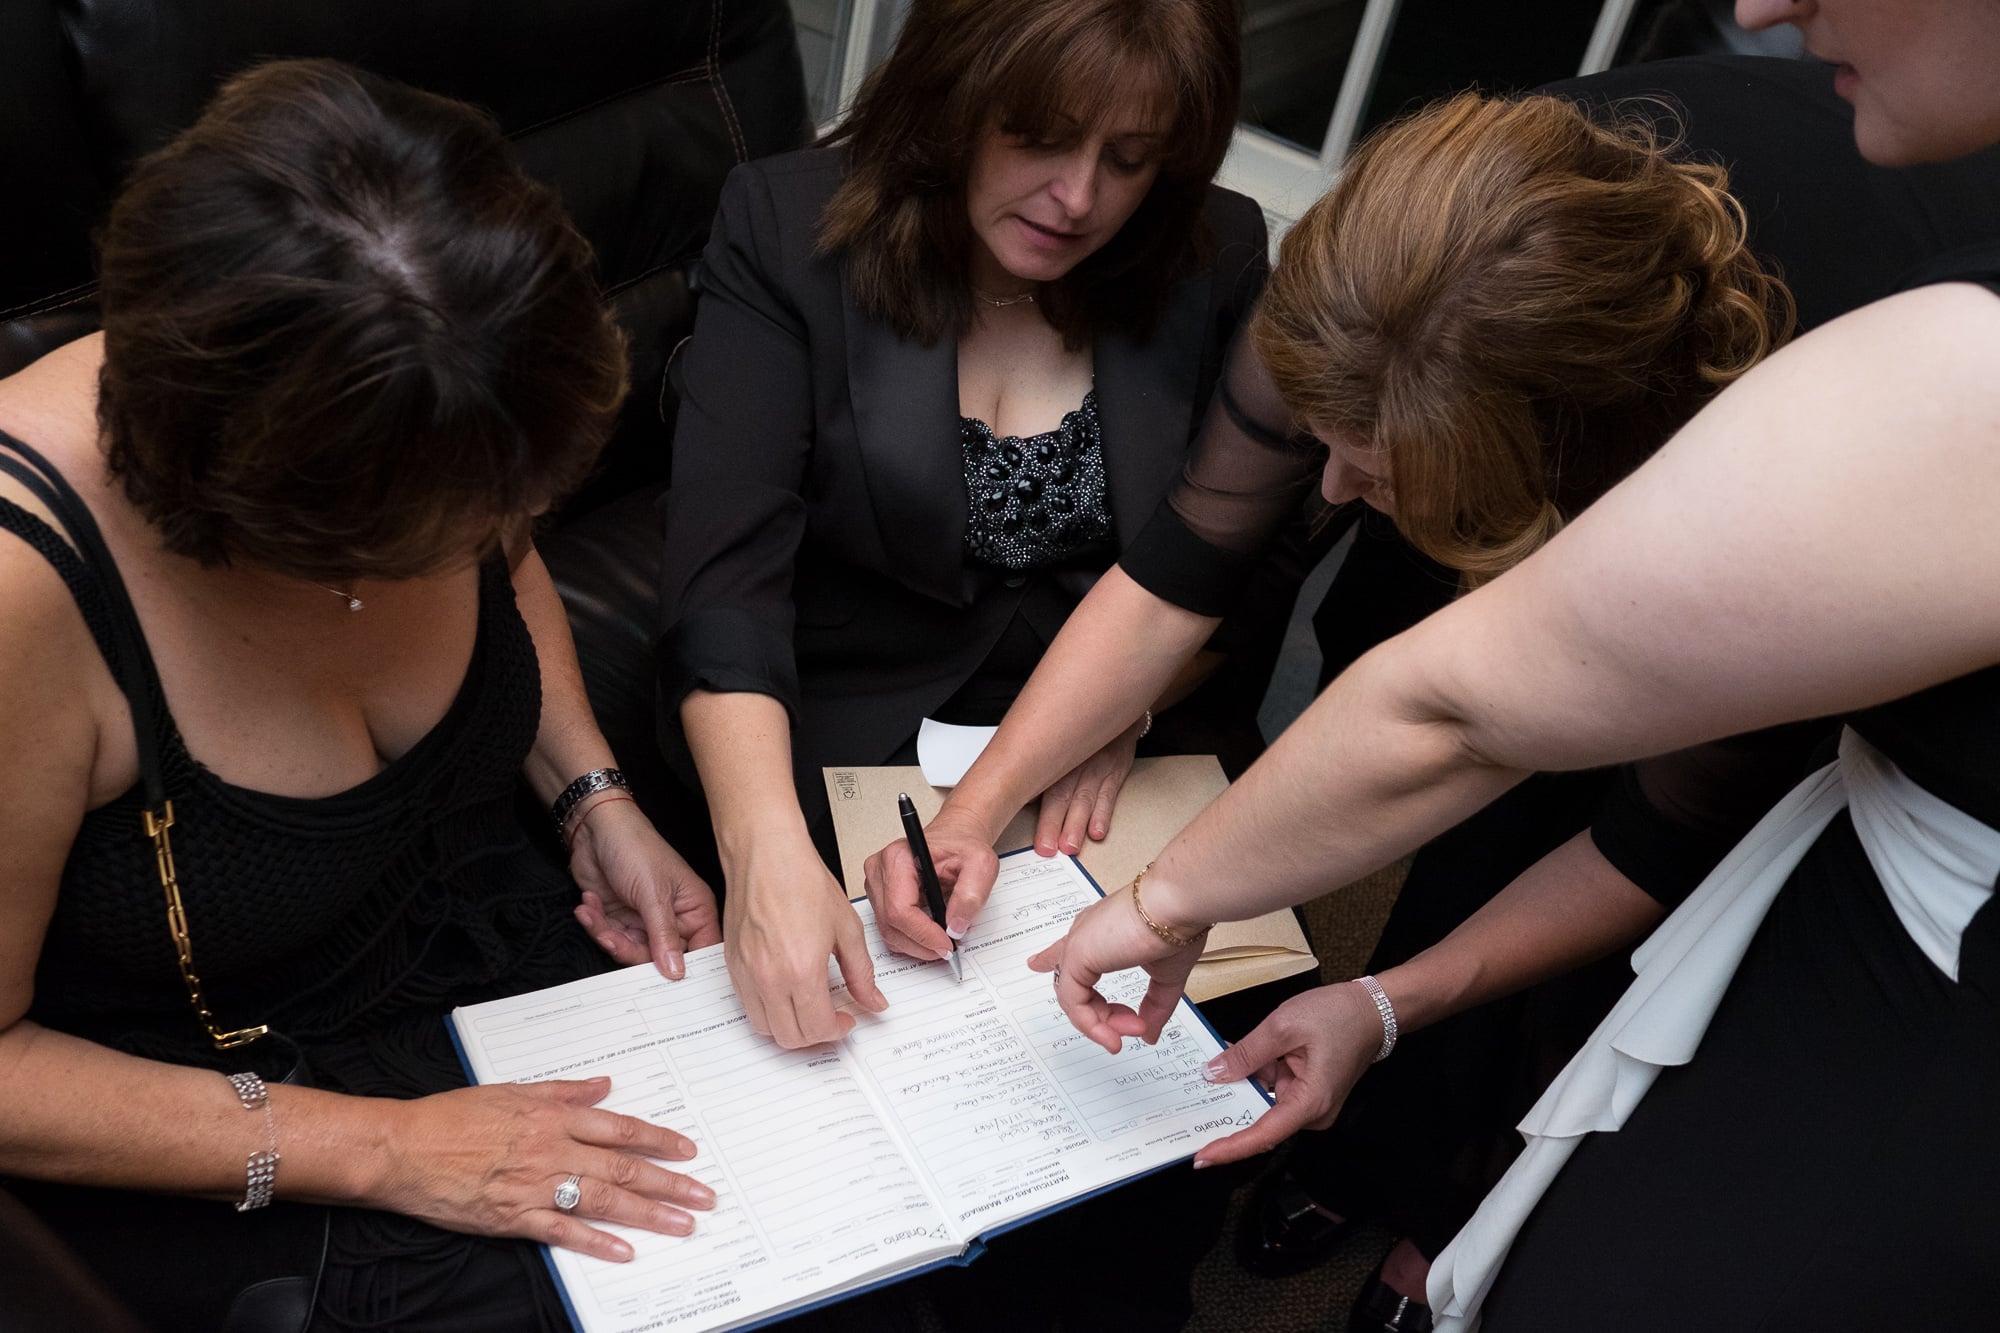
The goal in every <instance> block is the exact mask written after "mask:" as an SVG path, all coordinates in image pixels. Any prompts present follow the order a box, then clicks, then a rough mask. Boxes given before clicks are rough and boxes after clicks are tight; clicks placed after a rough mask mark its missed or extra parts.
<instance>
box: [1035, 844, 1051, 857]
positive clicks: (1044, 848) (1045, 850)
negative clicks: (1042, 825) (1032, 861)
mask: <svg viewBox="0 0 2000 1333" xmlns="http://www.w3.org/2000/svg"><path fill="white" fill-rule="evenodd" d="M1055 854H1056V845H1055V844H1054V843H1052V842H1037V843H1036V844H1035V855H1037V856H1054V855H1055Z"/></svg>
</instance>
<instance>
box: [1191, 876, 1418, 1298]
mask: <svg viewBox="0 0 2000 1333" xmlns="http://www.w3.org/2000/svg"><path fill="white" fill-rule="evenodd" d="M1405 869H1406V865H1405V864H1397V865H1394V866H1391V867H1389V868H1388V869H1386V870H1383V871H1379V872H1378V873H1376V874H1373V875H1370V876H1369V877H1368V878H1366V879H1363V880H1361V881H1359V882H1358V883H1356V884H1353V885H1350V886H1349V887H1347V888H1346V889H1343V890H1341V891H1339V892H1337V893H1330V894H1328V895H1327V896H1326V897H1324V898H1321V899H1319V900H1318V901H1317V902H1312V903H1308V904H1306V906H1305V908H1304V909H1303V910H1304V912H1305V916H1306V924H1307V926H1308V928H1309V929H1310V930H1311V932H1312V937H1313V943H1314V945H1315V947H1316V948H1317V949H1318V951H1319V957H1320V978H1321V980H1323V981H1329V982H1332V981H1345V980H1347V979H1348V978H1350V977H1353V976H1356V975H1358V974H1359V973H1360V972H1361V970H1362V968H1363V967H1364V966H1365V965H1366V963H1367V961H1368V955H1369V953H1370V952H1371V951H1372V950H1373V949H1374V947H1375V937H1376V936H1378V935H1380V934H1381V933H1382V922H1383V921H1384V920H1385V919H1386V918H1387V917H1388V915H1389V907H1390V905H1391V904H1392V903H1394V902H1395V900H1396V891H1397V890H1398V889H1400V888H1401V887H1402V884H1403V873H1404V870H1405ZM1250 1190H1251V1187H1250V1186H1245V1187H1244V1188H1242V1189H1240V1190H1238V1191H1237V1192H1236V1197H1235V1199H1234V1200H1233V1201H1232V1202H1231V1205H1230V1210H1229V1221H1228V1225H1227V1227H1226V1229H1225V1231H1224V1233H1223V1237H1222V1241H1221V1243H1220V1244H1218V1245H1217V1246H1216V1247H1215V1249H1214V1250H1213V1251H1211V1252H1210V1254H1209V1256H1208V1258H1207V1260H1206V1261H1204V1262H1203V1263H1202V1265H1201V1267H1200V1268H1199V1269H1197V1270H1196V1272H1195V1278H1194V1295H1195V1313H1194V1318H1193V1319H1191V1320H1190V1321H1189V1322H1188V1325H1187V1330H1186V1333H1346V1330H1347V1311H1348V1307H1349V1306H1351V1305H1352V1304H1353V1303H1354V1296H1355V1293H1356V1292H1358V1291H1359V1290H1360V1289H1361V1284H1362V1282H1364V1281H1365V1280H1366V1279H1367V1277H1368V1275H1369V1274H1370V1273H1371V1272H1373V1271H1374V1269H1375V1266H1376V1265H1377V1264H1379V1263H1381V1262H1382V1256H1383V1255H1384V1254H1386V1253H1387V1252H1388V1249H1389V1245H1390V1243H1391V1242H1392V1241H1393V1240H1394V1237H1393V1236H1391V1235H1390V1234H1389V1232H1388V1231H1386V1230H1384V1229H1383V1228H1381V1227H1374V1226H1367V1225H1359V1226H1356V1227H1355V1228H1354V1230H1353V1233H1352V1234H1351V1235H1350V1237H1349V1239H1348V1241H1347V1244H1346V1245H1345V1246H1344V1247H1342V1249H1341V1250H1340V1251H1339V1252H1338V1253H1336V1254H1335V1255H1334V1256H1333V1257H1332V1258H1330V1259H1329V1260H1328V1261H1327V1262H1326V1263H1324V1264H1322V1265H1320V1266H1319V1267H1318V1268H1315V1269H1312V1270H1310V1271H1308V1272H1305V1273H1301V1274H1299V1275H1297V1276H1295V1277H1289V1278H1284V1279H1279V1280H1273V1279H1270V1278H1261V1277H1256V1276H1253V1275H1252V1274H1250V1273H1246V1272H1244V1271H1243V1269H1242V1268H1241V1267H1240V1266H1238V1264H1237V1262H1236V1258H1235V1235H1236V1227H1237V1223H1238V1221H1239V1220H1240V1217H1241V1214H1242V1211H1243V1207H1244V1204H1245V1202H1246V1200H1248V1198H1249V1197H1250Z"/></svg>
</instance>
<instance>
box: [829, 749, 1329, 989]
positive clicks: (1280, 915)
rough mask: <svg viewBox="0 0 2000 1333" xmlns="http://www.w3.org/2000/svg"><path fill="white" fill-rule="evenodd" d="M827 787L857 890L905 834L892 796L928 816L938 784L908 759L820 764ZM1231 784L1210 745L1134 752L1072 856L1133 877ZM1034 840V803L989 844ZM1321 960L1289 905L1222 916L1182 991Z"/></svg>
mask: <svg viewBox="0 0 2000 1333" xmlns="http://www.w3.org/2000/svg"><path fill="white" fill-rule="evenodd" d="M824 773H825V778H826V796H827V800H828V802H829V803H830V804H831V805H832V806H833V830H834V836H835V838H837V839H838V840H839V843H840V870H841V877H842V878H843V879H844V880H845V881H846V884H847V891H848V893H849V894H850V895H851V896H853V897H856V898H859V897H861V896H862V885H863V883H864V881H863V879H862V873H861V863H862V862H863V861H865V860H867V858H868V857H870V856H872V855H874V854H875V853H876V852H878V851H880V850H881V849H882V848H883V847H884V846H886V845H887V844H889V843H891V842H894V841H895V840H896V839H898V838H900V837H902V836H903V824H902V821H901V820H900V819H898V818H897V817H896V796H897V794H898V793H899V792H908V793H909V796H910V800H911V802H912V803H913V804H914V805H915V806H916V807H917V814H918V815H919V816H921V817H922V818H923V820H924V822H925V823H929V822H930V820H931V819H932V817H933V816H935V815H936V814H937V812H938V810H939V808H940V807H941V806H943V805H944V798H945V792H944V791H943V790H941V789H939V788H936V787H933V786H931V785H930V784H928V783H927V782H925V781H924V773H923V770H922V769H921V768H919V767H916V766H915V765H911V766H908V767H894V768H829V769H826V770H824ZM1228 785H1229V782H1228V779H1226V778H1224V777H1223V775H1222V765H1220V764H1218V763H1217V762H1216V760H1215V756H1214V755H1170V756H1167V757H1164V758H1159V759H1141V760H1139V761H1138V762H1137V763H1136V764H1134V765H1133V766H1132V774H1131V776H1130V777H1128V778H1127V779H1126V780H1125V786H1124V788H1123V789H1122V790H1121V791H1120V792H1119V794H1118V805H1117V808H1116V809H1114V810H1113V811H1112V815H1111V835H1110V836H1109V837H1107V838H1106V839H1105V840H1104V841H1103V842H1089V841H1086V842H1085V843H1084V845H1083V852H1082V854H1081V855H1080V856H1079V857H1078V858H1077V859H1078V860H1080V861H1082V862H1083V867H1084V869H1086V870H1088V871H1089V872H1090V874H1091V877H1092V878H1093V879H1095V880H1096V881H1097V882H1098V884H1100V885H1101V886H1102V887H1103V888H1104V891H1105V892H1107V893H1110V892H1113V891H1115V890H1117V889H1119V888H1121V887H1123V886H1124V885H1126V884H1129V883H1131V882H1132V877H1133V876H1135V875H1137V874H1138V873H1139V871H1140V870H1141V869H1143V868H1144V867H1145V865H1146V864H1147V863H1148V862H1150V861H1151V860H1152V859H1153V858H1154V857H1156V856H1158V855H1159V854H1160V851H1161V849H1163V848H1164V847H1165V846H1166V845H1167V843H1168V842H1169V841H1171V840H1172V839H1173V836H1174V835H1175V834H1176V833H1179V832H1180V831H1181V830H1182V829H1183V828H1185V827H1187V825H1188V822H1189V821H1190V820H1192V819H1193V818H1194V817H1195V816H1196V815H1198V814H1200V813H1201V812H1202V810H1203V809H1205V808H1206V807H1207V806H1208V804H1209V802H1211V801H1213V800H1214V799H1215V798H1216V797H1217V796H1220V795H1221V794H1222V792H1223V789H1224V788H1226V787H1227V786H1228ZM1034 840H1035V808H1034V807H1032V806H1030V807H1029V808H1028V809H1026V810H1023V811H1021V812H1020V813H1019V814H1017V815H1015V816H1014V818H1013V821H1012V822H1011V823H1009V824H1008V825H1007V827H1006V829H1005V830H1004V831H1003V832H1002V833H1001V834H1000V837H999V838H998V839H997V840H996V841H995V842H994V844H993V845H994V846H995V847H996V848H997V849H998V850H1000V851H1003V852H1004V851H1012V850H1013V849H1014V848H1017V847H1026V846H1028V845H1029V844H1031V843H1033V842H1034ZM1318 966H1319V960H1318V959H1316V958H1314V957H1313V954H1312V949H1311V947H1310V946H1308V945H1307V943H1306V937H1305V933H1304V932H1303V931H1301V930H1300V929H1299V923H1298V920H1297V918H1295V917H1294V916H1293V915H1292V914H1291V912H1290V911H1288V910H1282V911H1277V912H1272V913H1270V914H1268V915H1266V916H1260V917H1258V918H1257V919H1255V920H1254V921H1229V922H1224V923H1223V924H1221V925H1218V926H1217V927H1216V928H1215V930H1214V931H1213V932H1212V933H1211V934H1210V935H1209V937H1208V948H1207V949H1206V950H1204V951H1203V953H1202V955H1201V962H1199V963H1197V964H1196V965H1195V969H1194V974H1193V975H1192V976H1190V977H1189V978H1188V988H1187V993H1188V998H1189V999H1191V1000H1195V1001H1197V1002H1199V1001H1201V1000H1212V999H1214V998H1215V997H1217V996H1218V995H1228V994H1231V993H1232V992H1235V991H1239V990H1243V989H1245V988H1247V987H1250V986H1256V985H1260V984H1261V983H1263V982H1266V981H1276V980H1278V979H1279V978H1280V977H1289V976H1293V975H1295V974H1297V973H1300V972H1304V971H1307V970H1308V969H1311V968H1315V967H1318Z"/></svg>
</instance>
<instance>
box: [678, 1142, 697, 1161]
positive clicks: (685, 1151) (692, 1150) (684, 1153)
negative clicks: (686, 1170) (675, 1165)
mask: <svg viewBox="0 0 2000 1333" xmlns="http://www.w3.org/2000/svg"><path fill="white" fill-rule="evenodd" d="M699 1156H701V1146H700V1145H699V1144H697V1143H696V1142H695V1141H694V1140H693V1139H682V1140H681V1142H680V1146H679V1147H677V1148H675V1149H674V1160H675V1161H680V1162H685V1161H687V1160H688V1159H690V1158H694V1157H699Z"/></svg>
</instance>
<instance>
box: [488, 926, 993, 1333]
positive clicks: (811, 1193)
mask: <svg viewBox="0 0 2000 1333" xmlns="http://www.w3.org/2000/svg"><path fill="white" fill-rule="evenodd" d="M453 1021H454V1024H455V1026H456V1028H457V1031H458V1035H459V1042H460V1045H461V1047H462V1049H463V1050H464V1051H465V1053H466V1058H467V1062H468V1063H469V1064H470V1065H471V1068H472V1072H473V1074H474V1076H475V1077H476V1078H477V1079H478V1081H479V1082H481V1083H496V1082H528V1081H539V1080H543V1079H551V1078H586V1077H591V1076H594V1075H598V1074H605V1075H609V1076H610V1078H611V1095H610V1096H609V1097H607V1098H606V1099H605V1100H604V1101H603V1102H601V1103H599V1104H600V1105H601V1106H603V1107H604V1108H605V1109H607V1110H612V1111H620V1112H623V1113H624V1114H626V1115H632V1116H637V1117H639V1118H641V1119H644V1120H649V1121H651V1122H653V1123H655V1124H660V1125H666V1126H669V1127H670V1128H673V1129H677V1130H679V1131H680V1132H681V1133H683V1134H686V1135H687V1136H688V1137H689V1138H691V1139H693V1140H694V1141H695V1143H696V1144H697V1145H698V1147H699V1148H700V1155H699V1156H697V1157H696V1158H695V1159H694V1160H693V1161H691V1162H669V1163H667V1164H666V1165H667V1166H669V1167H670V1168H671V1169H673V1170H676V1171H685V1172H686V1173H687V1174H689V1175H691V1176H693V1177H694V1178H695V1179H697V1180H699V1181H701V1182H702V1183H703V1184H705V1185H707V1186H709V1187H710V1188H711V1189H713V1190H714V1191H715V1193H716V1205H715V1209H714V1211H712V1212H706V1213H696V1214H695V1232H694V1234H693V1235H692V1236H689V1237H685V1238H682V1237H673V1236H662V1235H657V1234H654V1233H652V1232H646V1231H638V1230H633V1229H630V1228H626V1227H613V1226H606V1229H607V1230H611V1231H614V1232H616V1233H617V1234H619V1235H621V1236H623V1237H624V1238H625V1239H626V1240H627V1241H629V1242H631V1244H632V1247H633V1250H634V1252H635V1254H636V1256H637V1257H636V1258H634V1259H633V1260H632V1261H631V1262H630V1263H624V1264H613V1263H606V1262H604V1261H603V1260H599V1259H592V1258H589V1257H587V1256H584V1255H579V1254H576V1253H573V1252H571V1251H568V1250H551V1251H549V1253H550V1254H551V1256H552V1262H553V1263H554V1265H555V1267H556V1271H557V1273H558V1275H559V1276H560V1277H561V1279H562V1283H563V1285H564V1288H565V1289H566V1291H567V1294H568V1297H569V1300H570V1304H571V1308H572V1310H573V1311H574V1313H575V1315H576V1317H577V1320H578V1322H579V1324H580V1325H581V1326H582V1327H583V1328H584V1329H585V1330H587V1333H600V1331H616V1333H626V1331H628V1330H639V1329H658V1328H671V1329H684V1330H694V1329H711V1328H728V1327H732V1326H734V1325H736V1324H738V1323H743V1322H749V1321H751V1320H752V1319H754V1317H755V1316H756V1315H758V1314H759V1313H760V1312H766V1311H772V1310H781V1309H786V1308H790V1307H792V1306H795V1305H800V1304H804V1303H807V1302H810V1301H812V1300H815V1299H818V1298H821V1297H823V1296H825V1295H826V1294H828V1293H830V1292H833V1291H837V1290H840V1289H842V1288H844V1287H848V1286H853V1285H857V1284H859V1283H861V1282H864V1281H866V1280H868V1279H869V1278H871V1277H874V1276H876V1275H879V1274H883V1273H888V1272H894V1271H900V1270H902V1269H904V1268H908V1267H914V1266H916V1265H917V1264H919V1263H921V1262H923V1261H924V1260H925V1259H926V1258H935V1257H937V1256H938V1255H941V1254H956V1253H957V1252H958V1251H959V1249H960V1243H959V1242H958V1241H956V1240H949V1239H946V1238H945V1231H946V1228H945V1225H944V1218H943V1214H942V1213H941V1212H940V1211H939V1209H938V1208H937V1207H936V1205H935V1204H933V1203H932V1202H931V1200H930V1197H929V1194H928V1192H927V1191H926V1189H925V1187H924V1185H923V1183H922V1182H921V1181H920V1180H919V1179H918V1176H917V1174H916V1172H915V1171H914V1170H913V1169H912V1167H911V1165H910V1163H909V1160H908V1158H907V1157H906V1156H905V1154H904V1152H903V1151H902V1149H901V1148H900V1147H899V1146H898V1144H897V1141H896V1138H895V1136H894V1135H893V1134H891V1133H890V1131H889V1130H888V1128H887V1127H886V1126H885V1125H884V1124H883V1123H882V1120H881V1117H880V1116H879V1115H878V1114H877V1113H876V1111H875V1110H874V1108H873V1106H872V1105H871V1103H870V1099H869V1097H868V1096H867V1095H866V1094H865V1093H864V1092H863V1090H862V1089H861V1087H860V1086H859V1085H858V1084H857V1082H856V1080H855V1077H854V1074H853V1072H852V1071H851V1069H850V1067H849V1065H848V1063H847V1061H846V1059H845V1058H844V1052H843V1050H842V1049H841V1048H839V1047H833V1046H819V1047H814V1048H812V1049H810V1050H804V1051H786V1050H783V1049H781V1048H780V1047H778V1046H777V1045H776V1044H775V1043H773V1042H772V1041H770V1040H769V1039H768V1038H765V1037H760V1036H758V1035H757V1034H756V1033H754V1032H752V1031H751V1030H750V1025H749V1020H748V1019H746V1018H745V1017H744V1014H743V1009H742V1006H741V1005H739V1004H738V1003H737V1000H736V994H735V992H734V991H733V990H731V989H730V986H729V974H728V972H727V971H726V970H725V968H724V965H723V958H722V950H721V949H720V948H712V949H703V950H701V951H700V952H698V953H691V954H689V955H688V956H687V978H686V979H685V980H683V981H678V982H674V981H667V980H666V979H664V978H663V977H661V976H660V975H659V973H658V972H656V971H655V970H654V969H653V967H652V966H651V965H650V964H646V965H642V966H639V967H632V968H626V969H624V970H622V971H618V972H612V973H607V974H605V975H603V976H599V977H592V978H589V979H587V980H584V981H578V982H572V983H571V984H569V985H566V986H556V987H551V988H550V989H548V990H543V991H536V992H534V993H533V994H529V995H521V996H515V997H514V998H512V999H508V1000H498V1001H494V1002H492V1003H490V1004H483V1005H474V1006H471V1007H470V1008H467V1009H461V1010H459V1011H457V1013H456V1014H454V1016H453ZM597 1225H605V1224H602V1223H600V1224H597Z"/></svg>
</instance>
